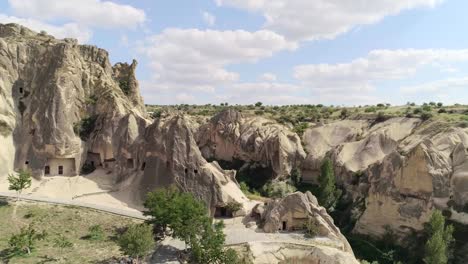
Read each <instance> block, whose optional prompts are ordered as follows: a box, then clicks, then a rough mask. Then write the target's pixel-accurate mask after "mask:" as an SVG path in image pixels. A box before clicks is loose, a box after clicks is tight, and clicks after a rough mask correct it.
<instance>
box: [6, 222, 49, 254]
mask: <svg viewBox="0 0 468 264" xmlns="http://www.w3.org/2000/svg"><path fill="white" fill-rule="evenodd" d="M45 237H46V233H45V232H41V233H39V232H37V231H36V230H35V229H34V227H33V226H32V225H29V226H28V227H27V228H26V227H23V228H21V230H20V232H19V233H17V234H13V235H12V236H11V237H10V239H9V240H8V245H9V250H10V252H11V253H12V255H14V256H19V255H24V254H28V255H29V254H31V252H32V251H33V250H34V248H35V245H36V243H37V241H39V240H42V239H44V238H45Z"/></svg>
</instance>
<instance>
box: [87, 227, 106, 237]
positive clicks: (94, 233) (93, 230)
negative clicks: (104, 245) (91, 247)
mask: <svg viewBox="0 0 468 264" xmlns="http://www.w3.org/2000/svg"><path fill="white" fill-rule="evenodd" d="M88 232H89V234H88V236H87V238H88V239H89V240H93V241H101V240H104V238H105V233H104V230H103V229H102V226H101V225H93V226H91V227H90V228H89V230H88Z"/></svg>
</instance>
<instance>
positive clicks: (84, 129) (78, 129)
mask: <svg viewBox="0 0 468 264" xmlns="http://www.w3.org/2000/svg"><path fill="white" fill-rule="evenodd" d="M97 118H98V116H97V115H93V116H89V117H85V118H83V119H81V121H79V122H78V123H75V124H74V125H73V131H74V132H75V134H76V135H78V136H79V137H80V138H81V140H83V141H86V140H88V138H89V136H90V135H91V133H92V132H93V131H94V128H95V125H96V120H97Z"/></svg>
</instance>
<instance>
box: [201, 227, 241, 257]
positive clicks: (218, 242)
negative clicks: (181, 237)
mask: <svg viewBox="0 0 468 264" xmlns="http://www.w3.org/2000/svg"><path fill="white" fill-rule="evenodd" d="M223 228H224V222H223V221H221V222H217V223H215V224H214V225H212V224H211V219H206V221H204V223H203V231H202V233H201V235H200V237H199V239H194V240H192V241H193V243H192V255H193V259H194V260H195V261H196V262H197V263H206V264H218V263H219V264H237V263H239V260H238V256H237V253H236V252H235V251H234V250H233V249H227V250H226V249H224V242H225V238H226V235H225V234H224V233H223Z"/></svg>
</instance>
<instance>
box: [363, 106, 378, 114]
mask: <svg viewBox="0 0 468 264" xmlns="http://www.w3.org/2000/svg"><path fill="white" fill-rule="evenodd" d="M364 112H366V113H375V112H377V108H375V107H374V106H371V107H368V108H366V110H364Z"/></svg>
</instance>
